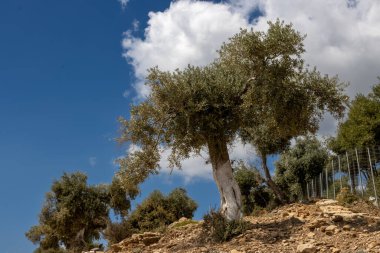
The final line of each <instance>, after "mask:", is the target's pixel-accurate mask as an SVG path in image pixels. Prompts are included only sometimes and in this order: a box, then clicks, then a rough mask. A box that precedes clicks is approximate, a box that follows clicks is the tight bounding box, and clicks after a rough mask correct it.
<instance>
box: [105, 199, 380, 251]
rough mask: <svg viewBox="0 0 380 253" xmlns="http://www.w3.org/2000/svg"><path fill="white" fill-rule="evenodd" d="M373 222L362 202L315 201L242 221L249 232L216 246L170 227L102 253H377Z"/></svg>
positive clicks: (378, 223)
mask: <svg viewBox="0 0 380 253" xmlns="http://www.w3.org/2000/svg"><path fill="white" fill-rule="evenodd" d="M379 216H380V212H379V209H376V208H374V207H373V206H370V205H368V204H366V203H364V202H360V203H356V204H355V205H353V207H352V208H345V207H342V206H339V205H337V203H336V202H335V201H332V200H320V201H318V202H316V203H312V204H291V205H287V206H284V207H281V208H279V209H276V210H274V211H272V212H270V213H268V214H265V215H262V216H260V217H253V216H248V217H245V218H244V219H245V220H246V221H248V222H249V223H250V227H249V229H248V230H247V231H246V232H245V233H244V234H242V235H240V236H238V237H236V238H234V239H232V240H231V241H229V242H225V243H222V244H214V243H211V242H209V240H208V238H207V236H205V234H204V233H202V228H201V224H200V223H196V224H194V223H191V224H188V225H185V226H180V227H176V226H172V227H171V228H168V229H167V230H166V232H165V233H164V234H159V233H145V234H138V235H133V236H132V237H131V238H127V239H125V240H124V241H122V242H120V243H118V244H115V245H113V246H112V247H111V249H110V250H109V251H108V253H130V252H131V253H132V252H133V253H138V252H155V253H166V252H167V253H170V252H188V253H190V252H208V253H239V252H240V253H242V252H245V253H251V252H252V253H254V252H256V253H259V252H260V253H265V252H304V253H305V252H306V253H307V252H341V253H346V252H347V253H349V252H355V253H363V252H380V217H379ZM182 222H183V220H182ZM183 224H186V222H185V223H183Z"/></svg>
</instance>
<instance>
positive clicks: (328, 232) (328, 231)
mask: <svg viewBox="0 0 380 253" xmlns="http://www.w3.org/2000/svg"><path fill="white" fill-rule="evenodd" d="M336 229H337V226H335V225H330V226H327V227H326V229H325V232H326V235H333V234H334V233H335V230H336Z"/></svg>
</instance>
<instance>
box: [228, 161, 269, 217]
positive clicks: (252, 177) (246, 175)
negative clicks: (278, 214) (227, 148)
mask: <svg viewBox="0 0 380 253" xmlns="http://www.w3.org/2000/svg"><path fill="white" fill-rule="evenodd" d="M234 177H235V180H236V182H237V183H238V185H239V188H240V191H241V195H242V211H243V214H245V215H250V214H252V212H253V211H254V209H255V208H265V207H267V206H268V204H269V202H270V201H271V199H272V194H271V193H270V192H268V187H267V186H266V185H265V184H264V183H263V182H264V180H263V178H262V177H261V175H260V173H259V171H258V170H257V169H256V168H251V167H248V166H247V165H246V164H244V163H239V164H238V166H236V167H235V168H234Z"/></svg>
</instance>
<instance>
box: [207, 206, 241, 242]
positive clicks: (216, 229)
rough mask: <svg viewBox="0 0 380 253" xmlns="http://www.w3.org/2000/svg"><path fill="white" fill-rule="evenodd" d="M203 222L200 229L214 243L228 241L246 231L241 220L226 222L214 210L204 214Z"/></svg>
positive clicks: (222, 216)
mask: <svg viewBox="0 0 380 253" xmlns="http://www.w3.org/2000/svg"><path fill="white" fill-rule="evenodd" d="M203 220H204V222H203V224H202V228H203V230H204V231H205V232H206V233H208V234H209V235H210V238H211V240H212V241H214V242H225V241H229V240H231V239H232V238H233V237H235V236H237V235H239V234H241V233H243V232H244V231H245V230H246V229H247V225H246V223H245V222H244V221H243V220H237V221H236V220H232V221H228V220H227V219H226V218H225V216H224V215H223V214H222V213H221V212H219V211H215V210H211V211H210V212H209V213H207V214H205V215H204V216H203Z"/></svg>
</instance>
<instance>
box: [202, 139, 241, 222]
mask: <svg viewBox="0 0 380 253" xmlns="http://www.w3.org/2000/svg"><path fill="white" fill-rule="evenodd" d="M208 149H209V154H210V160H211V164H212V172H213V176H214V180H215V182H216V185H217V187H218V190H219V193H220V210H221V212H222V214H223V215H224V216H225V217H226V218H227V220H237V219H240V218H241V216H242V213H241V193H240V189H239V185H238V184H237V183H236V181H235V179H234V176H233V173H232V167H231V162H230V158H229V155H228V149H227V141H225V139H224V138H210V139H209V141H208Z"/></svg>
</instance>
